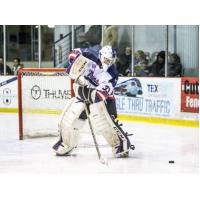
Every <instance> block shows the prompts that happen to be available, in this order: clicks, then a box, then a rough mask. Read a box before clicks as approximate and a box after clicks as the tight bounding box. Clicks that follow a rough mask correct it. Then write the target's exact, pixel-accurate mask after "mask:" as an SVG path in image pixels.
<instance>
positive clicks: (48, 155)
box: [0, 113, 199, 174]
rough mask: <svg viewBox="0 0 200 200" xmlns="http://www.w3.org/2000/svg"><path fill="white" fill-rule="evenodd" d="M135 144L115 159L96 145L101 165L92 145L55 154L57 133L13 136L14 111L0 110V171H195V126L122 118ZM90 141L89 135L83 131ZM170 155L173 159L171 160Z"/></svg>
mask: <svg viewBox="0 0 200 200" xmlns="http://www.w3.org/2000/svg"><path fill="white" fill-rule="evenodd" d="M123 124H124V126H123V127H124V129H125V130H127V131H128V132H129V133H133V134H134V135H133V136H132V137H131V141H132V143H133V144H134V145H135V147H136V149H135V150H134V151H131V152H130V157H129V158H124V159H122V158H121V159H119V158H118V159H117V158H114V157H113V155H112V153H111V149H110V148H109V147H107V146H101V147H100V151H101V153H102V156H103V157H104V158H106V159H108V165H103V164H100V162H99V161H98V158H97V153H96V150H95V148H94V147H90V148H83V147H80V148H77V149H76V151H74V152H73V155H72V156H68V157H57V156H55V154H54V152H53V151H52V148H51V146H52V144H53V143H54V141H55V139H56V138H37V139H25V140H23V141H19V140H18V132H17V131H18V117H17V115H16V114H6V113H5V114H4V113H0V174H2V173H3V174H4V173H26V174H32V173H34V174H35V173H37V174H55V173H56V174H61V173H134V174H138V173H198V172H199V129H198V128H190V127H179V126H169V125H155V124H148V123H135V122H123ZM82 138H83V140H84V138H85V139H86V140H91V142H92V136H91V135H90V134H86V135H83V136H82ZM169 160H174V161H175V163H174V164H170V163H169Z"/></svg>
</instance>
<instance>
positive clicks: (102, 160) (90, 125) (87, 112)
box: [84, 102, 108, 165]
mask: <svg viewBox="0 0 200 200" xmlns="http://www.w3.org/2000/svg"><path fill="white" fill-rule="evenodd" d="M84 103H85V112H86V116H87V119H88V123H89V127H90V131H91V134H92V138H93V141H94V144H95V148H96V151H97V154H98V158H99V161H100V163H102V164H104V165H108V160H107V159H105V158H103V157H102V156H101V152H100V150H99V145H98V143H97V140H96V136H95V134H94V131H93V127H92V123H91V120H90V116H89V111H88V107H87V104H86V102H84Z"/></svg>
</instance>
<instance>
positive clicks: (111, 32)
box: [104, 25, 118, 50]
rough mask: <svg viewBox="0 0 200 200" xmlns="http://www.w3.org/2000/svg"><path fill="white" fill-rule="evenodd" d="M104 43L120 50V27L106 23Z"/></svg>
mask: <svg viewBox="0 0 200 200" xmlns="http://www.w3.org/2000/svg"><path fill="white" fill-rule="evenodd" d="M104 45H110V46H112V47H113V48H114V49H116V50H118V27H117V26H115V25H106V27H105V30H104Z"/></svg>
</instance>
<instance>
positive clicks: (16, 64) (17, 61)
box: [12, 57, 23, 75]
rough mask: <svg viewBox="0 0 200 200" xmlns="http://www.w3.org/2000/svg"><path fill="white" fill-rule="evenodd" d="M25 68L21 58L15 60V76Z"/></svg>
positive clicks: (13, 69)
mask: <svg viewBox="0 0 200 200" xmlns="http://www.w3.org/2000/svg"><path fill="white" fill-rule="evenodd" d="M21 68H23V64H21V61H20V58H17V57H16V58H13V68H12V71H13V74H14V75H17V72H18V70H19V69H21Z"/></svg>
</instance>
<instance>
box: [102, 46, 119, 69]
mask: <svg viewBox="0 0 200 200" xmlns="http://www.w3.org/2000/svg"><path fill="white" fill-rule="evenodd" d="M99 59H100V61H101V63H102V67H103V69H104V70H105V71H107V69H108V68H109V67H110V66H111V65H112V64H114V63H115V60H116V51H115V50H114V49H113V48H112V47H111V46H109V45H107V46H104V47H103V48H102V49H101V50H100V51H99Z"/></svg>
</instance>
